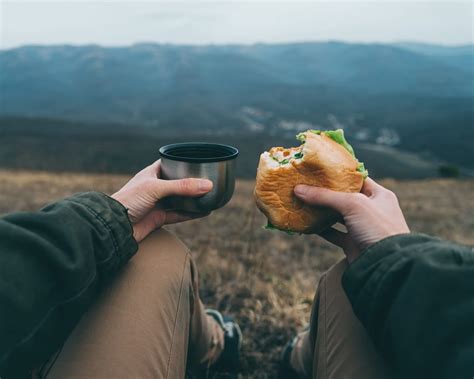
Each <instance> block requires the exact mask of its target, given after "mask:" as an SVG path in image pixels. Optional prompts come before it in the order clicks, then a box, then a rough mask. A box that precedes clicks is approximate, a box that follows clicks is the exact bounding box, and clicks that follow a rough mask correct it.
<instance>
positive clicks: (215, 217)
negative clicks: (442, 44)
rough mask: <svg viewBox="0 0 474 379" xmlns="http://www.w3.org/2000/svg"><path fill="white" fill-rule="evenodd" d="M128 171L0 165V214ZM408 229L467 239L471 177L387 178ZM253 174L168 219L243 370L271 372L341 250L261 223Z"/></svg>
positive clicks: (97, 185) (116, 180) (113, 184)
mask: <svg viewBox="0 0 474 379" xmlns="http://www.w3.org/2000/svg"><path fill="white" fill-rule="evenodd" d="M126 180H127V177H124V176H107V175H82V174H50V173H38V172H35V173H33V172H25V171H18V172H16V171H0V214H3V213H7V212H14V211H20V210H26V211H32V210H37V209H39V208H40V207H41V206H43V205H45V204H46V203H48V202H52V201H54V200H56V199H59V198H62V197H65V196H68V195H70V194H73V193H76V192H81V191H86V190H97V191H103V192H105V193H112V192H113V191H115V190H116V189H118V188H119V187H120V186H121V185H122V184H123V183H125V182H126ZM382 184H383V185H385V186H387V187H389V188H390V189H392V190H393V191H395V192H396V193H397V194H398V196H399V199H400V203H401V206H402V208H403V210H404V212H405V215H406V217H407V220H408V223H409V225H410V227H411V229H412V230H413V231H416V232H423V233H428V234H434V235H437V236H439V237H443V238H448V239H451V240H454V241H458V242H460V243H465V244H469V245H474V233H473V230H474V217H473V215H474V198H473V194H474V181H454V180H453V181H451V180H425V181H392V180H385V181H382ZM252 190H253V182H251V181H239V182H238V183H237V188H236V193H235V195H234V198H233V199H232V201H231V202H230V204H228V205H227V206H226V207H225V208H224V209H221V210H218V211H216V212H214V213H213V214H212V215H211V216H209V217H208V218H206V219H203V220H199V221H193V222H190V223H185V224H180V225H176V226H173V227H170V229H172V230H173V231H174V232H175V233H177V234H178V235H179V236H180V237H181V238H182V239H184V240H185V242H186V243H187V244H188V245H189V246H190V247H191V249H192V250H193V252H194V254H195V257H196V261H197V264H198V267H199V269H200V278H201V294H202V298H203V300H204V302H205V303H206V304H207V305H208V306H212V307H216V308H218V309H220V310H222V311H224V312H228V313H232V314H234V315H235V316H236V318H237V319H238V321H239V322H240V324H241V326H242V330H243V332H244V336H245V341H244V347H243V362H242V377H243V378H267V377H268V378H272V377H274V375H275V370H276V366H277V361H278V356H279V352H280V350H281V348H282V346H283V345H284V344H285V343H286V341H287V340H288V339H289V338H290V337H291V336H292V335H293V334H294V333H295V331H296V330H298V329H299V328H301V327H302V326H304V325H305V324H306V322H307V321H308V318H309V311H310V308H311V303H312V299H313V295H314V292H315V287H316V285H317V282H318V278H319V276H320V275H321V273H322V272H323V271H324V270H326V269H327V268H328V267H329V266H330V265H332V264H333V263H335V262H336V261H337V260H338V259H340V258H341V256H342V255H341V252H340V251H338V249H336V248H334V247H333V246H331V245H329V244H328V243H326V242H324V241H322V240H320V239H319V238H317V237H314V236H289V235H286V234H284V233H279V232H272V231H267V230H264V229H263V228H262V226H263V225H264V224H265V220H264V217H263V216H262V215H261V214H260V213H259V212H258V210H257V209H256V208H255V206H254V203H253V199H252Z"/></svg>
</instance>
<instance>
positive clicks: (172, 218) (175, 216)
mask: <svg viewBox="0 0 474 379" xmlns="http://www.w3.org/2000/svg"><path fill="white" fill-rule="evenodd" d="M208 215H209V213H188V212H166V219H165V224H176V223H178V222H184V221H189V220H195V219H197V218H202V217H206V216H208Z"/></svg>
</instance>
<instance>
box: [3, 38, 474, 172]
mask: <svg viewBox="0 0 474 379" xmlns="http://www.w3.org/2000/svg"><path fill="white" fill-rule="evenodd" d="M473 67H474V46H472V45H469V46H460V47H443V46H436V45H423V44H414V43H401V44H391V45H387V44H346V43H339V42H327V43H295V44H277V45H267V44H257V45H249V46H245V45H228V46H176V45H157V44H137V45H133V46H130V47H117V48H105V47H101V46H95V45H90V46H25V47H20V48H17V49H11V50H3V51H0V96H1V97H0V116H4V117H7V116H21V117H47V118H54V119H64V120H73V121H81V122H86V123H108V124H116V125H121V126H120V128H119V129H120V130H123V128H124V127H125V129H128V131H129V132H130V133H133V131H134V130H136V129H135V128H139V129H140V130H142V129H143V128H144V129H146V130H147V132H149V133H152V134H155V135H166V136H169V137H171V136H173V135H179V134H182V133H193V134H195V135H199V134H200V135H211V136H212V135H226V134H240V135H243V136H249V138H252V137H251V136H252V135H253V134H258V135H270V136H279V135H280V136H285V137H286V136H290V135H293V134H295V132H297V131H299V130H302V129H306V128H335V127H344V128H345V129H346V131H347V133H348V134H349V135H350V137H351V138H352V139H353V140H358V141H360V142H363V143H377V144H379V145H389V146H397V147H401V148H403V149H406V150H411V151H415V152H417V154H420V155H422V156H424V157H425V158H428V159H431V158H434V159H439V160H442V161H448V162H450V163H453V164H456V165H460V166H466V167H470V168H474V162H473V160H472V156H470V152H472V148H471V141H472V140H473V138H474V131H473V129H474V126H473V108H472V107H473V98H474V72H473V70H474V68H473Z"/></svg>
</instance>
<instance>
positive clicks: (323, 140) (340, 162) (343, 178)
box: [254, 129, 367, 233]
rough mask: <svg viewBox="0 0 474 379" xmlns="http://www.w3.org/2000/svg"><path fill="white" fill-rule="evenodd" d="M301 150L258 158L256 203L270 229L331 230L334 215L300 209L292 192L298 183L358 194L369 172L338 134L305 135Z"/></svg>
mask: <svg viewBox="0 0 474 379" xmlns="http://www.w3.org/2000/svg"><path fill="white" fill-rule="evenodd" d="M297 138H298V139H299V140H300V141H302V142H303V144H302V145H301V146H300V147H294V148H289V149H285V148H282V147H274V148H272V149H270V151H267V152H264V153H263V154H262V155H261V156H260V162H259V165H258V170H257V183H256V187H255V193H254V194H255V201H256V203H257V206H258V208H259V209H260V210H261V211H262V212H263V213H264V214H265V216H267V218H268V223H269V226H270V227H274V228H276V229H280V230H285V231H292V232H297V233H318V232H321V231H323V230H324V229H326V228H328V227H329V226H331V225H333V224H334V223H335V222H336V221H337V218H338V215H337V213H335V212H334V211H332V210H330V209H327V208H315V207H311V206H308V205H306V204H304V203H303V202H302V201H301V200H299V199H298V198H297V197H296V196H295V195H294V193H293V190H294V188H295V186H296V185H297V184H306V185H310V186H316V187H324V188H329V189H332V190H334V191H342V192H360V190H361V188H362V184H363V182H364V178H365V177H366V176H367V171H366V170H365V168H364V165H363V164H362V163H359V161H358V160H357V159H356V158H355V156H354V151H353V150H352V147H351V146H350V145H349V144H348V143H347V142H346V140H345V138H344V133H343V131H342V130H340V129H338V130H333V131H316V130H315V131H309V130H308V131H307V132H304V133H301V134H299V135H298V136H297Z"/></svg>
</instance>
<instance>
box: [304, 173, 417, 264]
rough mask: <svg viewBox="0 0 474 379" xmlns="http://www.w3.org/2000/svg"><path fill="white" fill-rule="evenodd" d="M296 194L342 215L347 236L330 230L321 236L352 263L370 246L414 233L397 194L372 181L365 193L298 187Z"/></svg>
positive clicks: (365, 187)
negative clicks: (411, 231) (398, 235)
mask: <svg viewBox="0 0 474 379" xmlns="http://www.w3.org/2000/svg"><path fill="white" fill-rule="evenodd" d="M295 195H296V196H298V198H300V199H301V200H302V201H303V202H305V203H306V204H309V205H312V206H317V207H327V208H331V209H334V210H335V211H337V212H339V213H340V214H341V215H342V217H343V219H344V224H345V226H346V228H347V233H344V232H341V231H339V230H337V229H335V228H329V229H327V230H326V231H324V232H322V233H320V235H321V237H323V238H324V239H326V240H328V241H329V242H331V243H333V244H335V245H337V246H339V247H341V248H342V249H344V253H345V254H346V256H347V259H348V261H349V263H351V262H353V261H354V260H355V259H356V258H357V257H358V256H359V255H360V252H361V251H362V250H363V249H365V248H367V247H369V246H370V245H373V244H374V243H376V242H378V241H380V240H382V239H384V238H386V237H389V236H393V235H396V234H403V233H409V232H410V230H409V229H408V226H407V223H406V221H405V218H404V217H403V213H402V211H401V209H400V206H399V205H398V200H397V197H396V196H395V194H394V193H393V192H392V191H389V190H388V189H386V188H384V187H382V186H381V185H380V184H377V183H376V182H375V181H373V180H372V179H370V178H367V179H366V180H365V182H364V186H363V187H362V191H361V193H347V192H336V191H331V190H328V189H324V188H318V187H311V186H305V185H298V186H296V187H295Z"/></svg>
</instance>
